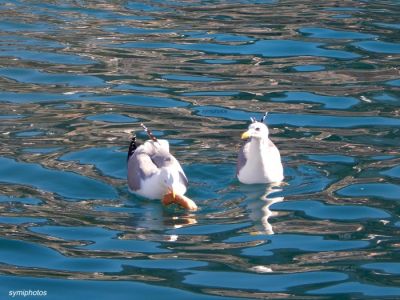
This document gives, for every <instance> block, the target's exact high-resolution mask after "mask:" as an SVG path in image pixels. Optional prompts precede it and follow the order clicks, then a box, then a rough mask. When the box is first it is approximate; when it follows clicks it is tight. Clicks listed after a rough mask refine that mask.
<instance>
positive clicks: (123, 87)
mask: <svg viewBox="0 0 400 300" xmlns="http://www.w3.org/2000/svg"><path fill="white" fill-rule="evenodd" d="M113 90H116V91H118V90H121V91H130V90H133V91H145V92H164V91H166V90H167V89H166V88H162V87H155V86H142V85H135V84H120V85H118V86H115V87H113Z"/></svg>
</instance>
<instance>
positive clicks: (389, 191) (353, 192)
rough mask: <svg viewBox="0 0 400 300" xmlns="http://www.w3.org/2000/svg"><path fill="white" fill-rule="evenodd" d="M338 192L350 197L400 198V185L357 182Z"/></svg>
mask: <svg viewBox="0 0 400 300" xmlns="http://www.w3.org/2000/svg"><path fill="white" fill-rule="evenodd" d="M337 193H338V194H339V195H342V196H349V197H373V198H380V199H386V200H400V197H399V195H400V186H399V185H397V184H393V183H356V184H351V185H348V186H346V187H344V188H342V189H340V190H338V191H337Z"/></svg>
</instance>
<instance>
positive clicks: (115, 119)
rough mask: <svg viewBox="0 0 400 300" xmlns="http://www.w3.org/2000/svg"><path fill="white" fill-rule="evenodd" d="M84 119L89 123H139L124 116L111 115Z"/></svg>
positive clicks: (99, 115)
mask: <svg viewBox="0 0 400 300" xmlns="http://www.w3.org/2000/svg"><path fill="white" fill-rule="evenodd" d="M86 119H87V120H89V121H99V122H106V123H136V122H138V121H139V120H138V119H136V118H132V117H128V116H126V115H120V114H111V113H109V114H98V115H93V116H88V117H87V118H86Z"/></svg>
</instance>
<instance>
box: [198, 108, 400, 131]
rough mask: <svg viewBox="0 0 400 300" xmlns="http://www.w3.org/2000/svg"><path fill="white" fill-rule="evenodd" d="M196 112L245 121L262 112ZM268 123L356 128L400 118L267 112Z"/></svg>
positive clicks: (395, 123) (397, 123) (393, 122)
mask: <svg viewBox="0 0 400 300" xmlns="http://www.w3.org/2000/svg"><path fill="white" fill-rule="evenodd" d="M193 109H194V110H195V111H196V114H198V115H200V116H205V117H214V118H222V119H228V120H236V121H247V120H249V119H250V117H255V118H256V119H260V118H261V117H262V115H263V114H261V113H259V112H246V111H243V110H237V109H229V108H225V107H218V106H194V107H193ZM268 124H270V125H289V126H299V127H324V128H357V127H368V126H395V127H398V126H400V120H399V119H396V118H387V117H375V116H365V117H342V116H327V115H311V114H309V115H306V114H281V113H270V114H268Z"/></svg>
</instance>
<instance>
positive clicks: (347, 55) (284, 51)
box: [113, 40, 359, 59]
mask: <svg viewBox="0 0 400 300" xmlns="http://www.w3.org/2000/svg"><path fill="white" fill-rule="evenodd" d="M113 46H114V47H116V46H118V47H121V48H136V49H157V48H167V49H168V48H172V49H180V50H195V51H204V52H206V53H217V54H235V55H261V56H264V57H293V56H314V57H318V56H320V57H329V58H336V59H354V58H358V57H359V55H358V54H355V53H351V52H347V51H343V50H328V49H325V48H323V46H324V44H321V43H311V42H299V41H291V40H261V41H256V42H254V43H250V44H244V45H236V46H231V45H221V44H212V43H209V44H201V43H197V44H173V43H141V42H131V43H124V44H120V45H113Z"/></svg>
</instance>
